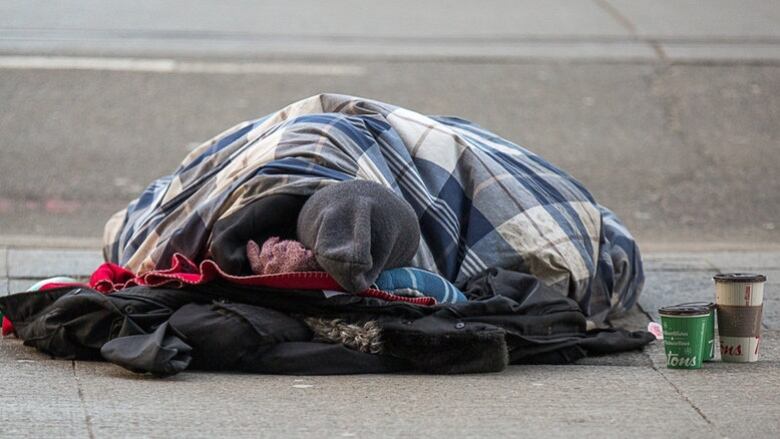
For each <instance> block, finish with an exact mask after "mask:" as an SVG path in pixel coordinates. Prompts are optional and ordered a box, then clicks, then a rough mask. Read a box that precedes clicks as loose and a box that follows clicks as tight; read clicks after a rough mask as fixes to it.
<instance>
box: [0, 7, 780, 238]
mask: <svg viewBox="0 0 780 439" xmlns="http://www.w3.org/2000/svg"><path fill="white" fill-rule="evenodd" d="M152 3H153V4H152ZM477 5H478V6H477ZM778 20H780V4H778V3H777V2H766V1H761V0H751V1H744V0H717V1H715V0H713V1H710V2H706V3H702V2H696V1H693V0H691V1H680V0H658V1H652V2H638V1H631V0H627V1H623V0H593V1H585V0H583V1H565V0H554V1H553V0H524V1H519V2H518V1H510V0H494V1H489V2H479V3H474V2H466V1H457V2H455V1H446V2H445V1H431V2H422V3H421V2H412V1H408V2H407V1H402V2H381V3H376V2H374V3H371V4H370V5H369V4H368V3H365V2H362V1H357V0H355V1H338V2H336V1H332V2H325V3H323V2H319V1H313V0H311V1H302V2H294V3H289V4H288V3H284V2H282V3H279V2H274V3H269V2H235V1H233V2H226V1H220V2H216V1H214V2H201V3H199V6H198V7H197V8H192V7H186V6H185V5H183V4H182V3H181V2H166V3H164V4H158V2H146V1H141V2H133V3H127V2H118V1H89V2H86V3H85V2H67V1H65V2H56V3H54V4H50V2H45V3H41V2H30V1H24V2H21V1H20V2H17V1H6V2H2V3H0V133H2V135H0V149H1V150H2V152H3V160H0V224H1V225H0V243H6V244H18V243H22V242H28V243H29V242H34V243H36V244H39V245H40V244H43V245H44V246H45V245H49V244H50V241H52V240H57V239H60V237H62V236H69V237H71V239H73V238H87V239H89V240H90V241H89V242H90V243H92V242H94V240H95V238H97V237H99V236H100V234H101V229H102V225H103V224H104V222H105V220H106V218H107V217H108V216H109V215H110V214H111V213H113V212H114V211H116V210H118V209H120V208H121V207H123V206H125V205H126V204H127V202H128V201H130V200H131V199H132V198H133V197H134V196H136V195H137V194H138V193H139V191H140V190H141V189H142V188H143V187H144V186H145V185H146V184H148V183H149V182H150V181H151V180H152V179H154V178H156V177H159V176H160V175H163V174H167V173H169V172H170V171H171V170H172V169H174V168H175V167H176V165H177V164H178V163H179V161H180V160H181V159H182V157H183V156H184V155H185V154H186V152H187V148H189V147H191V146H192V145H193V144H196V143H199V142H202V141H204V140H206V139H208V138H210V137H211V136H213V135H215V134H217V133H219V132H221V131H223V130H224V129H226V128H227V127H229V126H231V125H233V124H234V123H237V122H239V121H242V120H246V119H250V118H254V117H258V116H260V115H263V114H265V113H267V112H270V111H273V110H276V109H278V108H280V107H282V106H284V105H286V104H288V103H290V102H292V101H295V100H297V99H300V98H303V97H306V96H309V95H313V94H316V93H319V92H323V91H328V92H340V93H347V94H355V95H362V96H367V97H373V98H377V99H381V100H386V101H389V102H393V103H396V104H399V105H403V106H406V107H409V108H413V109H417V110H419V111H422V112H425V113H433V114H456V115H460V116H463V117H466V118H469V119H472V120H474V121H476V122H478V123H480V124H481V125H483V126H485V127H487V128H489V129H491V130H494V131H496V132H498V133H499V134H501V135H504V136H505V137H507V138H509V139H512V140H514V141H516V142H518V143H520V144H522V145H525V146H527V147H529V148H531V149H532V150H535V151H537V152H539V153H540V154H542V155H543V156H544V157H546V158H548V159H549V160H551V161H552V162H553V163H555V164H557V165H559V166H561V167H562V168H564V169H566V170H568V171H569V172H571V173H572V174H573V175H575V176H576V177H577V178H579V179H580V180H582V182H583V183H584V184H585V185H586V186H587V187H588V188H589V189H591V190H592V192H593V193H594V194H595V196H596V197H597V199H598V200H599V201H601V202H602V203H603V204H605V205H607V206H609V207H611V208H613V209H614V210H615V211H616V212H617V213H618V214H619V215H620V216H621V218H623V219H624V221H625V222H626V223H627V224H628V226H629V227H630V229H631V230H632V231H633V232H634V233H635V234H636V235H637V236H638V238H639V240H640V242H642V243H643V244H644V245H645V246H653V247H654V248H659V246H660V247H664V246H665V247H674V248H675V249H677V250H681V249H686V248H690V246H691V245H695V246H697V247H702V246H705V247H706V246H709V247H713V246H714V247H718V248H734V247H735V246H740V247H742V248H756V246H764V247H773V248H774V249H778V248H780V222H778V221H779V220H778V218H777V211H778V206H780V173H778V172H777V169H778V168H779V167H780V148H778V145H779V144H780V124H777V123H776V122H777V120H778V117H780V101H779V99H780V30H778V29H780V28H779V27H778V26H776V23H777V22H778ZM49 55H56V56H55V57H51V56H49ZM74 56H78V57H81V58H78V57H77V58H74Z"/></svg>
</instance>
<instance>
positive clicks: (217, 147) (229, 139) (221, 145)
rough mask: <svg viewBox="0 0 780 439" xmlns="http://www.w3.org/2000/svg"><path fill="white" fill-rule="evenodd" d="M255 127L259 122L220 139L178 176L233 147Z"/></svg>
mask: <svg viewBox="0 0 780 439" xmlns="http://www.w3.org/2000/svg"><path fill="white" fill-rule="evenodd" d="M264 119H265V118H263V119H260V121H262V120H264ZM255 126H257V122H253V123H250V124H247V126H245V127H243V128H240V129H238V130H237V131H235V132H233V133H230V134H228V135H226V136H225V137H223V138H221V139H219V140H218V141H217V143H215V144H214V145H211V147H209V148H208V149H207V150H205V151H203V153H202V154H201V155H199V156H197V157H195V159H193V160H192V161H191V162H190V163H189V164H187V166H185V167H184V168H182V169H180V170H179V171H177V174H181V173H184V172H187V171H189V170H190V169H192V168H194V167H195V166H197V165H199V164H200V163H201V162H202V161H203V160H205V159H206V157H208V156H210V155H213V154H216V153H218V152H219V151H221V150H223V149H225V148H226V147H227V146H229V145H232V144H233V142H235V141H236V140H238V139H240V138H241V137H243V136H244V135H246V133H248V132H250V131H252V128H254V127H255Z"/></svg>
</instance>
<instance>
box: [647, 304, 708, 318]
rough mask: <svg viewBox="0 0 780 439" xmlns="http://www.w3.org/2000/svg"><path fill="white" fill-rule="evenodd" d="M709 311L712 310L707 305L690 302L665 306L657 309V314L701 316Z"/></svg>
mask: <svg viewBox="0 0 780 439" xmlns="http://www.w3.org/2000/svg"><path fill="white" fill-rule="evenodd" d="M710 312H712V311H711V309H710V307H709V306H707V305H691V304H682V305H671V306H665V307H663V308H661V309H659V310H658V314H661V315H665V316H701V315H707V314H709V313H710Z"/></svg>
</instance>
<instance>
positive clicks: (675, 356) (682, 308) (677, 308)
mask: <svg viewBox="0 0 780 439" xmlns="http://www.w3.org/2000/svg"><path fill="white" fill-rule="evenodd" d="M658 313H659V314H660V315H661V327H662V328H663V332H664V350H665V351H666V367H668V368H671V369H701V363H702V360H703V358H704V356H705V355H707V356H708V355H709V352H708V351H707V349H709V346H707V341H706V340H707V324H708V322H709V319H710V317H711V316H712V311H710V309H709V307H707V306H697V305H674V306H667V307H664V308H661V309H659V310H658Z"/></svg>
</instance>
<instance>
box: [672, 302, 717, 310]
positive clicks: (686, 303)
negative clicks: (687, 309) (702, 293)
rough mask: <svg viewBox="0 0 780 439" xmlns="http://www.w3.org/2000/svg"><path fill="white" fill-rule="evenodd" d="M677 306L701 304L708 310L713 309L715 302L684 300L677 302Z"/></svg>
mask: <svg viewBox="0 0 780 439" xmlns="http://www.w3.org/2000/svg"><path fill="white" fill-rule="evenodd" d="M677 306H703V307H706V308H707V309H710V310H713V309H715V304H714V303H712V302H707V301H701V302H685V303H681V304H679V305H677Z"/></svg>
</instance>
